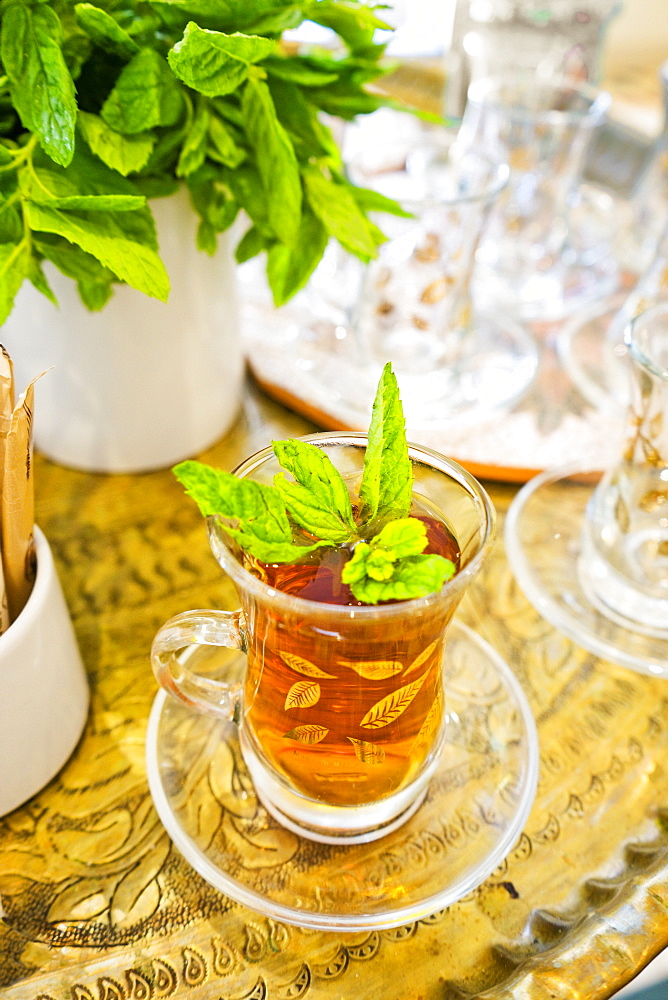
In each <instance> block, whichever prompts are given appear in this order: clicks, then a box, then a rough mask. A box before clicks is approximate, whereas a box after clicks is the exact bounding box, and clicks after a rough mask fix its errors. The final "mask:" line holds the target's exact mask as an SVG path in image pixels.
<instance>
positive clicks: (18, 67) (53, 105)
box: [0, 3, 77, 166]
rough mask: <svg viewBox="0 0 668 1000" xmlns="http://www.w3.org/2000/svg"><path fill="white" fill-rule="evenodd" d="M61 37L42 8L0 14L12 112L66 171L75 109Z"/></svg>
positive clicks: (2, 53) (17, 8)
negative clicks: (16, 113) (12, 105)
mask: <svg viewBox="0 0 668 1000" xmlns="http://www.w3.org/2000/svg"><path fill="white" fill-rule="evenodd" d="M62 37H63V31H62V26H61V23H60V20H59V19H58V15H57V14H56V13H55V12H54V11H53V10H52V9H51V8H50V7H47V6H46V5H45V4H39V5H38V6H36V7H28V6H24V5H23V4H19V3H15V4H12V5H11V6H9V7H8V8H7V9H6V10H5V12H4V15H3V19H2V43H1V49H0V56H1V58H2V64H3V66H4V70H5V73H6V74H7V77H8V79H9V85H10V91H11V95H12V101H13V104H14V107H15V108H16V110H17V112H18V114H19V117H20V118H21V121H22V122H23V125H24V126H25V128H27V129H29V130H30V131H31V132H34V133H35V134H36V135H37V136H38V137H39V141H40V143H41V144H42V147H43V148H44V150H45V151H46V153H47V154H48V155H49V156H50V157H51V159H52V160H54V161H55V162H56V163H60V164H61V165H63V166H65V165H67V164H68V163H69V162H70V160H71V159H72V156H73V153H74V127H75V123H76V114H77V106H76V100H75V96H74V83H73V81H72V76H71V74H70V71H69V69H68V68H67V64H66V63H65V58H64V56H63V52H62V49H61V43H62Z"/></svg>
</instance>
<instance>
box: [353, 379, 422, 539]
mask: <svg viewBox="0 0 668 1000" xmlns="http://www.w3.org/2000/svg"><path fill="white" fill-rule="evenodd" d="M412 488H413V472H412V469H411V462H410V458H409V457H408V447H407V444H406V427H405V421H404V413H403V408H402V406H401V399H400V397H399V386H398V384H397V379H396V376H395V374H394V372H393V371H392V367H391V365H390V364H389V363H388V364H386V365H385V368H384V369H383V373H382V375H381V378H380V382H379V383H378V389H377V391H376V398H375V400H374V403H373V410H372V414H371V424H370V425H369V435H368V443H367V448H366V454H365V457H364V475H363V477H362V485H361V487H360V498H361V500H362V501H363V504H364V507H363V513H364V516H365V517H366V518H367V519H368V520H369V521H372V520H373V519H374V518H379V519H380V518H385V517H387V516H392V517H403V516H405V515H406V514H407V513H408V511H409V509H410V505H411V493H412Z"/></svg>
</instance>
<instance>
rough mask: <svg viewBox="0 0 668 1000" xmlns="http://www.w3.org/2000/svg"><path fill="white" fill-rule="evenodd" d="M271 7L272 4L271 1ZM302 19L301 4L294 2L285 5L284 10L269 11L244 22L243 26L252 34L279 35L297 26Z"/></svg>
mask: <svg viewBox="0 0 668 1000" xmlns="http://www.w3.org/2000/svg"><path fill="white" fill-rule="evenodd" d="M271 6H272V7H273V6H274V4H273V3H272V4H271ZM303 20H304V14H303V12H302V8H301V6H297V5H296V4H294V5H290V6H289V7H286V8H285V9H284V10H277V11H273V12H272V11H270V12H269V13H268V14H266V15H265V16H264V17H260V18H259V19H258V20H252V21H249V22H246V23H245V24H244V27H245V28H246V30H247V31H249V32H252V33H253V34H254V35H281V34H283V32H284V31H290V30H291V29H292V28H298V27H299V25H300V24H301V23H302V21H303Z"/></svg>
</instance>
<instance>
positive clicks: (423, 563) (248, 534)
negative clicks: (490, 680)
mask: <svg viewBox="0 0 668 1000" xmlns="http://www.w3.org/2000/svg"><path fill="white" fill-rule="evenodd" d="M376 404H377V405H376V406H375V407H374V412H373V416H372V426H371V428H370V430H369V435H368V444H367V458H366V460H365V465H364V475H363V485H364V481H365V480H366V481H367V488H366V489H367V494H369V495H370V494H371V493H373V495H374V498H375V502H374V505H373V506H369V504H368V503H367V504H366V506H365V507H363V508H362V511H361V512H358V514H357V518H356V516H355V512H354V510H353V506H352V502H351V497H350V494H349V492H348V487H347V486H346V483H345V481H344V479H343V477H342V475H341V473H340V472H339V471H338V469H337V468H336V466H335V465H334V464H333V462H332V461H331V459H330V457H329V455H328V454H327V450H326V448H324V447H323V448H320V447H318V446H317V445H314V444H312V443H311V442H309V441H303V440H295V439H288V440H286V441H274V443H273V446H272V447H273V450H274V454H275V455H276V458H277V459H278V461H279V464H280V465H281V467H282V468H283V469H285V471H286V472H288V473H290V475H291V476H292V479H288V478H287V477H286V476H285V475H284V474H283V473H277V474H276V476H274V484H273V486H267V485H265V484H264V483H258V482H255V481H254V480H249V479H237V478H236V476H234V475H232V474H231V473H229V472H223V471H222V470H220V469H214V468H212V467H211V466H208V465H204V464H202V463H201V462H196V461H188V462H182V463H181V464H180V465H177V466H175V468H174V470H173V471H174V474H175V475H176V477H177V479H178V480H179V481H180V482H181V483H182V484H183V485H184V486H185V488H186V492H187V493H188V495H189V496H191V497H192V498H193V499H194V500H195V501H196V503H197V504H198V506H199V508H200V510H201V512H202V514H204V515H205V516H209V515H220V516H222V517H224V518H226V519H228V520H229V521H232V522H235V523H233V524H231V525H226V526H225V527H226V530H227V531H228V532H229V534H230V535H232V537H233V538H234V539H235V540H236V541H237V543H238V544H239V545H240V547H241V548H242V549H244V550H245V551H247V552H249V553H250V554H251V555H253V556H255V557H256V558H258V559H260V560H261V561H262V562H265V563H285V562H295V561H298V560H299V559H302V558H303V557H304V556H305V555H307V554H308V553H310V552H312V551H313V550H314V549H316V548H319V547H320V546H323V545H324V546H333V545H335V546H342V547H345V548H349V549H350V548H351V549H352V558H351V559H349V560H348V562H346V563H345V564H344V566H343V570H342V573H341V580H342V582H343V583H344V584H348V585H349V586H350V589H351V591H352V594H353V596H354V597H355V598H356V599H357V600H358V601H362V602H364V603H367V604H377V603H378V602H379V601H396V600H407V599H410V598H415V597H423V596H425V595H426V594H430V593H433V592H435V591H438V590H440V588H441V587H442V586H443V584H444V583H445V581H446V580H448V579H450V577H451V576H453V574H454V572H455V566H454V563H452V562H451V561H450V560H449V559H444V558H443V557H442V556H439V555H436V554H426V555H425V554H424V549H425V548H426V547H427V544H428V539H427V529H426V526H425V524H424V522H423V521H421V520H420V519H419V518H415V517H405V516H402V514H401V510H402V508H401V507H400V506H398V500H397V498H398V497H401V503H402V504H403V506H404V507H405V508H406V511H408V508H409V507H410V502H411V483H412V477H411V475H410V460H409V458H408V448H407V445H406V441H405V437H403V413H402V408H401V400H400V398H399V390H398V386H397V383H396V379H395V378H394V375H393V373H392V370H391V368H390V366H389V365H388V366H386V368H385V369H384V371H383V375H382V377H381V380H380V383H379V386H378V392H377V396H376ZM399 428H400V430H399ZM402 438H403V451H404V457H405V462H400V461H398V459H399V457H400V452H401V446H400V442H401V440H402ZM372 439H373V440H374V441H375V442H376V445H375V448H374V452H373V454H371V456H369V448H370V446H371V441H372ZM379 442H380V444H379ZM406 466H407V467H408V468H407V469H406ZM392 469H396V470H398V473H399V478H400V484H399V485H398V486H397V485H396V484H394V483H393V482H392ZM371 480H373V485H372V487H369V485H368V483H369V482H370V481H371ZM406 489H408V498H407V500H406V499H405V496H404V494H405V493H406ZM379 512H381V514H382V516H383V517H385V518H386V519H387V518H388V517H394V519H393V520H386V523H385V524H384V525H383V527H382V529H381V530H380V531H374V530H373V528H374V523H375V524H376V525H377V523H378V521H377V516H378V513H379ZM374 519H375V522H374ZM295 526H296V527H297V528H299V529H301V531H302V532H303V533H306V534H307V535H308V536H310V537H311V538H316V539H317V541H316V542H315V543H314V544H311V545H309V544H306V545H299V544H296V543H295V542H294V537H295V536H294V529H295ZM369 535H372V536H373V537H371V538H370V540H367V539H368V538H369Z"/></svg>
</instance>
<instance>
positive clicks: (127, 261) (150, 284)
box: [25, 202, 169, 302]
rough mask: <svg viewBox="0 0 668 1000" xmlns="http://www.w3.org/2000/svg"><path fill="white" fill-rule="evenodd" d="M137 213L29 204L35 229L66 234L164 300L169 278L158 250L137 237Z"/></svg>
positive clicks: (29, 219) (130, 281)
mask: <svg viewBox="0 0 668 1000" xmlns="http://www.w3.org/2000/svg"><path fill="white" fill-rule="evenodd" d="M135 214H139V213H134V212H118V213H113V214H112V213H111V212H108V213H87V212H69V211H64V210H61V209H59V208H51V207H50V206H49V205H38V204H36V203H34V202H26V206H25V216H26V219H27V222H28V224H29V226H30V228H31V229H33V230H37V231H39V232H42V233H54V234H55V235H57V236H63V237H64V238H65V239H66V240H68V242H70V243H75V244H76V245H77V246H79V247H81V249H82V250H85V251H86V253H90V254H92V255H93V257H96V258H97V259H98V260H99V261H100V263H101V264H103V265H104V266H105V267H107V268H109V270H110V271H113V273H114V274H115V275H116V276H117V277H118V278H120V279H121V281H125V282H127V284H128V285H131V286H132V287H133V288H137V289H138V290H139V291H140V292H145V294H146V295H151V296H153V297H154V298H157V299H161V300H162V301H163V302H164V301H166V300H167V296H168V294H169V278H168V276H167V272H166V271H165V267H164V264H163V263H162V261H161V260H160V258H159V257H158V254H157V253H156V251H155V250H153V249H151V247H149V246H146V245H145V243H143V242H139V241H138V240H137V239H136V238H135V237H136V232H135V231H134V229H133V223H132V220H131V218H130V217H131V216H132V215H135ZM125 220H127V228H126V229H125V228H124V226H125Z"/></svg>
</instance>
